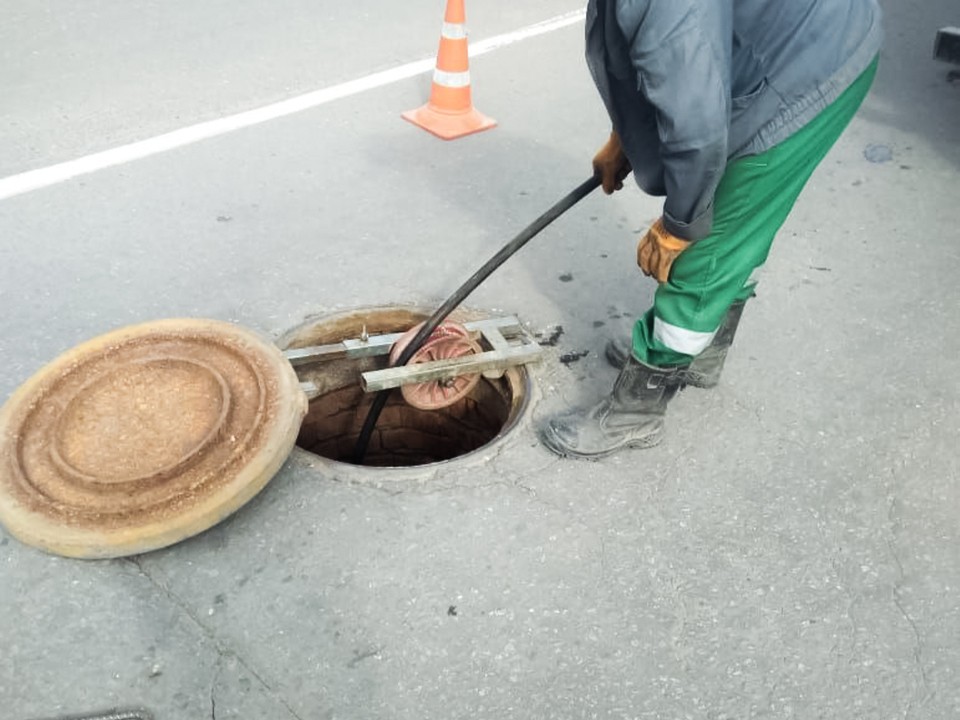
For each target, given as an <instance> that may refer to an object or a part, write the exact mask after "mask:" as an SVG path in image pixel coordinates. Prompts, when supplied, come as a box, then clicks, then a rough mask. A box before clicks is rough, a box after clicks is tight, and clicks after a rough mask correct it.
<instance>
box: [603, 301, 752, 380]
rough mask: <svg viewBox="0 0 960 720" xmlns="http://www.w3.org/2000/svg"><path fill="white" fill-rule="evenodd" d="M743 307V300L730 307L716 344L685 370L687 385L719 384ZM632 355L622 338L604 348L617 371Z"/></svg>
mask: <svg viewBox="0 0 960 720" xmlns="http://www.w3.org/2000/svg"><path fill="white" fill-rule="evenodd" d="M744 305H746V302H744V301H741V302H735V303H734V304H733V305H731V306H730V309H729V310H727V314H726V316H725V317H724V318H723V322H722V323H721V324H720V327H719V329H718V330H717V334H716V335H714V337H713V341H712V342H711V343H710V344H709V345H708V346H707V347H706V348H705V349H704V351H703V352H702V353H700V354H699V355H697V356H696V357H695V358H694V359H693V362H692V363H690V365H689V366H688V367H687V368H686V370H685V371H684V373H683V383H684V384H686V385H693V387H698V388H704V389H709V388H712V387H716V385H717V383H718V382H720V373H721V371H722V370H723V363H724V362H725V361H726V359H727V351H728V350H729V349H730V346H731V345H732V344H733V337H734V335H736V332H737V326H738V325H739V324H740V316H741V315H743V307H744ZM630 353H631V347H630V344H629V342H628V341H625V340H623V339H622V338H618V339H611V340H609V341H608V342H607V346H606V348H604V356H605V357H606V358H607V362H608V363H610V364H611V365H612V366H613V367H615V368H622V367H623V363H624V362H625V360H626V358H627V356H628V355H630Z"/></svg>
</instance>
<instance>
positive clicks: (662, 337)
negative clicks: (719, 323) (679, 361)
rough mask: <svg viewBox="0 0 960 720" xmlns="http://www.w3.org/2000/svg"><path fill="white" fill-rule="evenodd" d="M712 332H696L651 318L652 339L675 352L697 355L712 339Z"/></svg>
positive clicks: (714, 333)
mask: <svg viewBox="0 0 960 720" xmlns="http://www.w3.org/2000/svg"><path fill="white" fill-rule="evenodd" d="M716 334H717V331H716V330H714V331H713V332H697V331H696V330H687V329H686V328H682V327H677V326H676V325H671V324H670V323H668V322H664V321H663V320H661V319H660V318H658V317H655V318H654V319H653V339H654V340H656V341H657V342H658V343H662V344H664V345H666V346H667V347H668V348H670V349H671V350H673V351H675V352H679V353H684V354H685V355H699V354H700V353H702V352H703V351H704V350H705V349H706V347H707V345H709V344H710V343H711V342H712V341H713V336H714V335H716Z"/></svg>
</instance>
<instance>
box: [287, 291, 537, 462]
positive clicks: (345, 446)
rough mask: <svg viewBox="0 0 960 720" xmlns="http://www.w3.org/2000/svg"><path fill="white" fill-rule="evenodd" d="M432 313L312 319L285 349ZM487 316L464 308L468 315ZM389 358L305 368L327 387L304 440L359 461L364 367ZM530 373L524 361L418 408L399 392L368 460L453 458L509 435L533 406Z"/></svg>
mask: <svg viewBox="0 0 960 720" xmlns="http://www.w3.org/2000/svg"><path fill="white" fill-rule="evenodd" d="M427 316H428V313H427V312H425V311H422V310H419V309H413V308H396V307H390V308H369V309H360V310H354V311H350V312H345V313H340V314H337V315H332V316H328V317H324V318H319V319H315V320H311V321H308V322H307V323H305V324H303V325H301V326H300V327H298V328H296V329H294V330H293V331H291V332H289V333H287V335H286V336H285V337H284V338H282V339H281V340H280V342H279V344H280V346H281V348H283V349H284V350H291V349H296V348H302V347H309V346H311V345H328V344H333V343H338V342H341V341H343V340H348V339H353V338H357V337H360V335H361V334H362V333H363V331H364V330H366V332H367V333H369V334H370V335H379V334H387V333H397V332H403V331H405V330H407V329H409V328H410V327H412V326H413V325H415V324H417V323H419V322H422V321H423V320H424V319H426V317H427ZM478 317H480V316H478V315H476V314H473V313H469V312H460V313H458V314H457V315H455V316H453V317H452V318H451V319H454V320H457V321H461V322H465V321H468V320H471V319H476V318H478ZM386 363H387V361H386V359H385V358H383V357H380V358H367V359H363V360H333V361H325V362H323V363H317V364H315V365H311V366H306V367H301V368H298V371H299V374H300V377H301V379H302V380H305V381H309V382H312V383H313V384H314V385H316V386H317V388H318V390H319V394H318V396H317V397H316V398H315V399H314V400H312V401H311V402H310V407H309V409H308V411H307V416H306V418H305V419H304V421H303V424H302V425H301V429H300V435H299V437H298V438H297V445H298V446H299V447H301V448H303V449H304V450H307V451H308V452H311V453H314V454H315V455H318V456H320V457H323V458H326V459H328V460H333V461H335V462H340V463H351V458H352V454H353V449H354V446H355V445H356V440H357V437H358V436H359V434H360V429H361V427H362V426H363V421H364V419H365V418H366V415H367V411H368V409H369V408H370V404H371V403H372V401H373V395H372V394H370V393H366V392H364V391H363V389H362V388H361V387H360V384H359V375H360V373H361V372H366V371H368V370H374V369H379V368H383V367H386ZM528 391H529V378H528V376H527V373H526V372H525V371H524V370H523V368H513V369H511V370H508V371H507V372H506V373H505V374H504V375H503V377H501V378H498V379H487V378H483V379H481V380H480V382H479V383H477V385H476V387H474V388H473V390H472V391H471V392H470V393H469V394H468V395H466V396H465V397H464V398H462V399H461V400H459V401H458V402H457V403H456V404H454V405H452V406H450V407H448V408H444V409H442V410H418V409H416V408H414V407H411V406H410V405H408V404H407V403H406V402H404V400H403V398H402V396H401V394H400V393H399V392H394V393H392V394H391V396H390V399H389V401H388V403H387V405H386V407H385V409H384V411H383V414H382V415H381V416H380V420H379V422H378V423H377V429H376V431H375V432H374V434H373V437H372V438H371V441H370V446H369V449H368V451H367V457H366V459H365V461H364V464H365V465H367V466H371V467H393V468H397V467H410V466H419V465H429V464H433V463H440V462H447V461H450V460H453V459H455V458H459V457H463V456H465V455H469V454H471V453H473V452H475V451H477V450H479V449H481V448H484V447H487V446H488V445H490V444H491V443H493V442H495V441H497V440H499V439H501V438H503V437H504V436H505V435H506V434H507V433H508V432H509V431H510V430H511V429H512V428H513V427H514V426H515V425H516V423H517V421H518V420H519V418H520V417H521V416H522V414H523V412H524V410H525V409H526V407H527V400H528V396H529V392H528Z"/></svg>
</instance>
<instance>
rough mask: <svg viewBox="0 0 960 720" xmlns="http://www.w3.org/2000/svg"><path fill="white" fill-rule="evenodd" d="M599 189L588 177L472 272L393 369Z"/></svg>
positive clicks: (371, 421)
mask: <svg viewBox="0 0 960 720" xmlns="http://www.w3.org/2000/svg"><path fill="white" fill-rule="evenodd" d="M598 187H600V178H599V177H591V178H590V179H589V180H586V181H584V182H583V183H581V184H580V185H579V186H577V187H576V188H575V189H574V190H573V191H571V192H570V193H569V194H568V195H567V196H566V197H564V198H563V199H562V200H560V201H559V202H558V203H557V204H556V205H554V206H553V207H551V208H550V209H549V210H547V211H546V212H545V213H544V214H543V215H541V216H540V217H538V218H537V219H536V220H534V221H533V223H532V224H530V225H529V226H528V227H526V228H525V229H524V230H523V231H522V232H521V233H520V234H519V235H517V236H516V237H515V238H514V239H513V240H511V241H510V242H509V243H507V244H506V245H504V246H503V248H501V250H500V252H498V253H497V254H496V255H494V256H493V257H492V258H490V259H489V260H488V261H487V262H486V264H485V265H484V266H483V267H481V268H480V269H479V270H477V272H475V273H474V274H473V275H472V276H471V277H470V279H469V280H467V281H466V282H465V283H464V284H463V285H461V286H460V287H459V288H458V289H457V291H456V292H455V293H453V295H451V296H450V297H449V298H447V300H446V302H444V303H443V305H441V306H440V307H439V308H437V311H436V312H434V313H433V315H431V316H430V318H429V319H428V320H427V321H426V322H425V323H424V324H423V327H422V328H420V332H418V333H417V334H416V336H414V338H413V340H411V341H410V344H409V345H407V347H406V349H405V350H404V351H403V352H402V353H401V354H400V357H398V358H397V362H396V363H394V367H396V366H399V365H406V364H407V363H408V362H409V361H410V358H412V357H413V356H414V354H415V353H416V352H417V350H419V349H420V347H421V346H422V345H423V343H424V342H425V341H426V339H427V338H428V337H430V335H431V334H432V333H433V331H434V330H436V329H437V326H439V325H440V323H442V322H443V321H444V319H446V317H447V315H449V314H450V313H451V312H453V311H454V310H455V309H456V308H457V306H459V305H460V303H462V302H463V301H464V300H466V299H467V296H468V295H470V293H472V292H473V291H474V290H476V289H477V287H478V286H479V285H480V283H482V282H483V281H484V280H486V279H487V278H488V277H490V275H491V274H493V272H494V270H496V269H497V268H498V267H500V266H501V265H503V263H505V262H506V261H507V260H508V259H509V258H510V257H511V256H512V255H513V254H514V253H516V252H517V251H518V250H519V249H520V248H522V247H523V246H524V245H526V244H527V243H528V242H529V241H530V240H532V239H533V238H534V237H535V236H536V235H537V234H538V233H539V232H540V231H541V230H543V229H544V228H545V227H547V225H549V224H550V223H552V222H553V221H554V220H556V219H557V218H558V217H560V216H561V215H563V213H565V212H566V211H567V210H569V209H570V208H572V207H573V206H574V205H576V204H577V203H578V202H580V201H581V200H582V199H583V198H585V197H586V196H587V195H589V194H590V193H591V192H593V191H594V190H596V189H597V188H598ZM390 392H392V391H391V390H383V391H381V392H379V393H377V395H376V397H375V398H374V399H373V404H372V405H371V406H370V411H369V412H368V413H367V418H366V420H365V421H364V423H363V429H362V430H361V431H360V435H359V437H358V438H357V444H356V446H355V447H354V450H353V462H354V464H356V465H362V464H363V458H364V457H365V456H366V454H367V446H368V445H369V444H370V438H371V437H372V436H373V430H374V428H375V427H376V425H377V420H378V419H379V418H380V413H382V412H383V408H384V406H385V405H386V404H387V397H388V395H389V393H390Z"/></svg>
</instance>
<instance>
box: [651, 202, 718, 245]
mask: <svg viewBox="0 0 960 720" xmlns="http://www.w3.org/2000/svg"><path fill="white" fill-rule="evenodd" d="M663 227H664V228H665V229H666V231H667V232H668V233H670V234H671V235H675V236H676V237H678V238H680V239H681V240H686V241H687V242H691V243H695V242H696V241H697V240H703V238H705V237H707V235H709V234H710V231H711V230H712V229H713V205H711V206H710V207H708V208H707V209H706V210H704V211H703V212H702V213H700V214H699V215H698V216H697V217H695V218H694V219H693V220H691V221H690V222H688V223H685V222H680V221H679V220H677V219H676V218H674V217H673V216H672V215H670V213H668V212H667V211H664V213H663Z"/></svg>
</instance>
